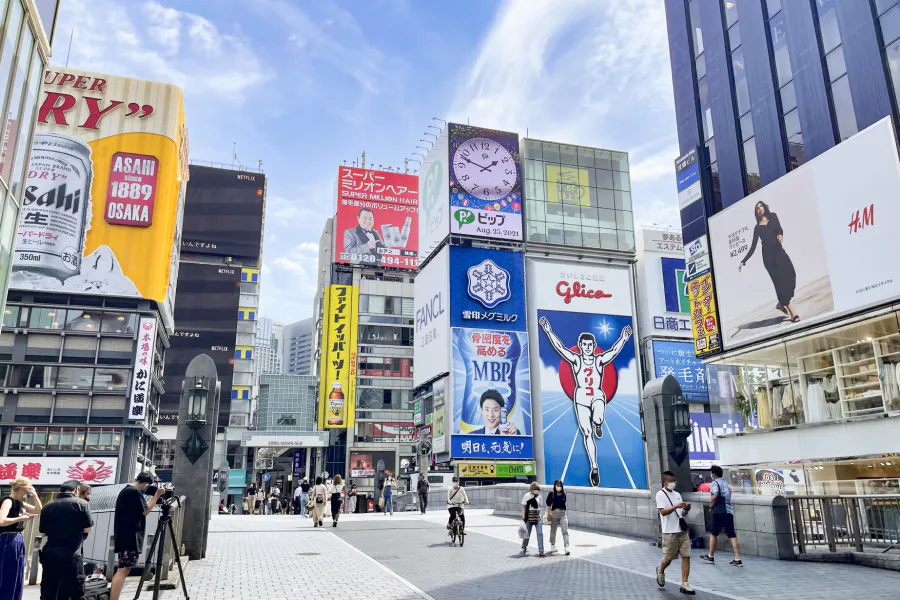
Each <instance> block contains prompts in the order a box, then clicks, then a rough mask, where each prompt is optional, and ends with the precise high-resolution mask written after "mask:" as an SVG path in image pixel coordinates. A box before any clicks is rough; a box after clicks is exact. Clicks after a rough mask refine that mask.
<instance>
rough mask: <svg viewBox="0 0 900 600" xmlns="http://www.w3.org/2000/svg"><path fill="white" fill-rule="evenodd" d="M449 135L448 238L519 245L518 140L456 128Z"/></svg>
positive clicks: (511, 135)
mask: <svg viewBox="0 0 900 600" xmlns="http://www.w3.org/2000/svg"><path fill="white" fill-rule="evenodd" d="M447 129H448V130H449V148H448V160H449V162H450V171H449V173H448V175H449V178H450V233H453V234H462V235H470V236H474V237H481V238H488V239H501V240H521V239H522V174H521V166H520V164H519V135H518V134H517V133H509V132H506V131H496V130H493V129H484V128H482V127H473V126H471V125H460V124H458V123H450V124H449V125H448V126H447ZM423 168H424V166H423Z"/></svg>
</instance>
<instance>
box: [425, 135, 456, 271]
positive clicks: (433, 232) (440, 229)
mask: <svg viewBox="0 0 900 600" xmlns="http://www.w3.org/2000/svg"><path fill="white" fill-rule="evenodd" d="M447 144H448V128H447V127H444V129H443V130H442V131H441V133H440V135H438V137H437V139H436V140H435V141H434V146H433V147H432V148H431V152H429V153H428V156H426V157H425V162H423V163H422V168H421V169H419V194H420V198H421V200H420V202H419V260H420V261H422V262H425V261H426V260H427V259H428V257H430V256H431V255H432V254H434V252H435V251H436V250H437V249H438V248H439V247H440V246H441V244H443V243H444V240H446V239H447V236H449V235H450V159H449V156H448V155H447Z"/></svg>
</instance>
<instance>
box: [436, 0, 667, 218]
mask: <svg viewBox="0 0 900 600" xmlns="http://www.w3.org/2000/svg"><path fill="white" fill-rule="evenodd" d="M450 119H451V120H456V121H457V122H466V119H468V121H469V122H471V123H473V124H477V125H483V126H486V127H491V128H497V129H506V130H509V131H518V132H520V133H523V134H524V133H526V132H527V133H528V134H529V135H530V137H534V138H538V139H546V140H552V141H558V142H567V143H573V144H584V145H587V146H595V147H602V148H611V149H616V150H623V151H627V152H629V155H630V159H631V164H632V181H633V183H634V187H633V189H632V202H633V205H634V207H635V208H634V210H635V220H636V221H644V220H647V219H650V218H654V219H656V218H658V215H659V214H660V212H659V209H660V206H661V205H665V204H667V203H672V204H674V203H675V202H677V200H676V194H675V187H674V159H675V158H676V156H677V148H676V147H675V145H674V140H675V114H674V107H673V101H672V83H671V74H670V66H669V54H668V42H667V37H666V22H665V10H664V6H663V4H662V3H661V2H659V1H658V0H630V1H628V2H603V3H598V2H593V1H591V0H571V1H567V2H554V1H552V0H508V1H507V2H506V3H505V4H503V6H502V7H501V8H500V9H499V10H498V12H497V16H496V18H495V20H494V22H493V24H492V26H491V28H490V30H489V31H488V33H487V35H486V36H485V38H484V40H483V42H482V44H481V46H480V48H479V51H478V54H477V56H476V58H475V59H474V62H473V65H472V67H471V68H470V69H468V70H466V71H465V72H464V73H463V74H462V75H461V76H460V78H459V85H458V86H457V94H456V97H455V99H454V101H453V103H452V106H451V109H450ZM670 182H671V185H670ZM663 212H664V213H665V214H666V216H667V218H668V216H670V215H671V214H674V217H675V219H674V220H673V221H670V224H677V223H678V222H679V221H678V218H677V216H678V215H677V211H676V212H675V213H669V211H667V210H664V211H663Z"/></svg>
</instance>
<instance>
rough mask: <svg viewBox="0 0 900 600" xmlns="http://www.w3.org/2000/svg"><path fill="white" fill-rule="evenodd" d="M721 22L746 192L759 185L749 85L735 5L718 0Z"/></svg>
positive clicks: (724, 0)
mask: <svg viewBox="0 0 900 600" xmlns="http://www.w3.org/2000/svg"><path fill="white" fill-rule="evenodd" d="M722 5H723V6H724V8H725V21H726V23H727V26H728V32H727V35H728V47H729V48H730V49H731V56H730V62H731V72H732V76H733V77H734V103H735V108H736V112H737V116H738V123H737V125H738V135H739V136H740V139H741V141H742V142H743V144H742V145H743V161H744V184H745V189H746V190H747V193H748V194H752V193H753V192H755V191H756V190H758V189H759V188H760V177H759V160H758V158H757V156H756V139H755V138H754V136H753V115H752V113H751V112H750V87H749V83H748V80H747V71H746V68H745V66H744V49H743V48H742V47H741V35H740V26H739V24H738V15H737V5H736V4H735V3H734V2H733V1H731V0H722Z"/></svg>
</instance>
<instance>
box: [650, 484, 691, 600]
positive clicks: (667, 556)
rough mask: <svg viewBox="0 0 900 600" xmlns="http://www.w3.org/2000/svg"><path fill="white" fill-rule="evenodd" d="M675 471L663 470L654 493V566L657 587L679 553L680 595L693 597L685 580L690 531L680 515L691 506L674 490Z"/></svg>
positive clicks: (688, 557)
mask: <svg viewBox="0 0 900 600" xmlns="http://www.w3.org/2000/svg"><path fill="white" fill-rule="evenodd" d="M676 483H677V482H676V480H675V474H674V473H672V472H671V471H665V472H663V480H662V484H663V487H662V489H661V490H659V491H658V492H656V508H657V509H658V510H659V522H660V525H661V526H662V549H663V557H662V562H661V563H660V565H659V566H658V567H657V568H656V583H657V585H659V587H665V585H666V575H665V573H666V568H667V567H668V566H669V565H670V564H672V561H673V560H675V557H676V556H679V555H680V556H681V588H680V591H681V593H682V594H689V595H691V596H693V595H694V594H695V593H696V592H694V588H692V587H691V584H689V583H688V577H689V576H690V574H691V534H690V531H689V528H688V524H687V521H685V520H684V516H685V515H686V514H687V513H688V511H690V510H691V505H690V504H688V503H687V502H684V501H683V500H682V499H681V494H679V493H678V492H676V491H675V486H676Z"/></svg>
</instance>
